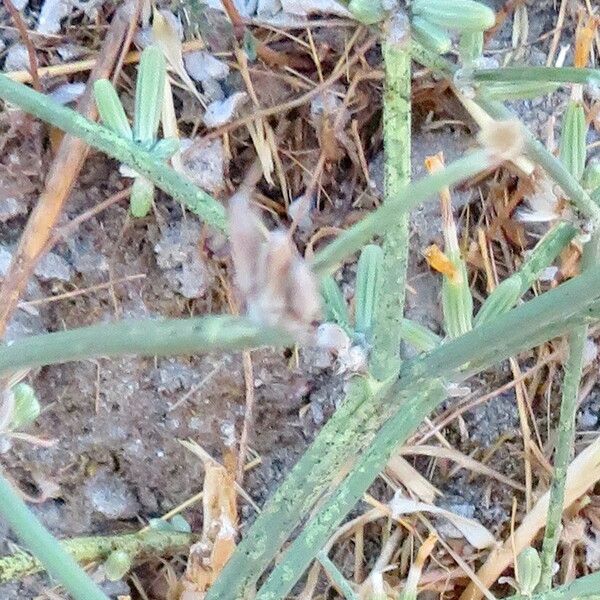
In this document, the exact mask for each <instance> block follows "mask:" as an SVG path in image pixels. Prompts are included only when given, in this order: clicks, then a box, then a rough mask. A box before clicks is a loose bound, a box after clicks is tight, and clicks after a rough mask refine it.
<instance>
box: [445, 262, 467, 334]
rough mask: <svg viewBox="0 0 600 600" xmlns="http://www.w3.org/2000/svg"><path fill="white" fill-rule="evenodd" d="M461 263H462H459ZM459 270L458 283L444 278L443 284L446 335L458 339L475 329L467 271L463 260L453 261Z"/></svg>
mask: <svg viewBox="0 0 600 600" xmlns="http://www.w3.org/2000/svg"><path fill="white" fill-rule="evenodd" d="M459 261H460V262H459ZM453 262H454V264H455V265H456V267H457V268H458V269H459V273H460V277H459V279H458V282H454V281H451V280H450V279H449V278H448V277H444V280H443V282H442V310H443V312H444V328H445V330H446V334H447V335H448V336H449V337H451V338H456V337H459V336H461V335H464V334H465V333H467V332H469V331H471V329H472V328H473V324H472V320H473V297H472V296H471V290H470V289H469V280H468V278H467V270H466V267H465V265H464V262H463V261H462V259H459V260H456V259H455V260H454V261H453Z"/></svg>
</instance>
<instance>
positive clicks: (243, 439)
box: [235, 350, 255, 485]
mask: <svg viewBox="0 0 600 600" xmlns="http://www.w3.org/2000/svg"><path fill="white" fill-rule="evenodd" d="M242 362H243V365H244V384H245V386H246V406H245V411H244V423H243V425H242V432H241V434H240V443H239V450H238V459H237V473H236V476H235V480H236V482H237V483H238V484H239V485H242V483H243V482H244V465H245V464H246V457H247V455H248V439H249V437H250V431H251V430H252V428H253V426H254V403H255V396H254V369H253V367H252V355H251V354H250V352H249V351H248V350H247V351H246V352H244V353H242Z"/></svg>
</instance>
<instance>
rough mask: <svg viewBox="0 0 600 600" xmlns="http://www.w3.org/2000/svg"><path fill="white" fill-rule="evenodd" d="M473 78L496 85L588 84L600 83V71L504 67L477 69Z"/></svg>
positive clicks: (566, 68)
mask: <svg viewBox="0 0 600 600" xmlns="http://www.w3.org/2000/svg"><path fill="white" fill-rule="evenodd" d="M472 77H473V79H474V80H475V81H486V82H494V83H507V82H517V81H540V82H548V83H581V84H586V83H592V82H594V81H596V82H600V71H598V69H579V68H577V67H502V68H501V69H475V70H474V71H473V72H472Z"/></svg>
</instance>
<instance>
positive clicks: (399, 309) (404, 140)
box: [370, 14, 411, 380]
mask: <svg viewBox="0 0 600 600" xmlns="http://www.w3.org/2000/svg"><path fill="white" fill-rule="evenodd" d="M409 31H410V25H409V23H408V19H407V18H406V16H405V15H400V14H398V15H395V16H394V17H393V18H392V19H390V23H389V25H388V33H387V35H386V39H385V40H384V42H383V62H384V65H385V92H384V96H383V140H384V154H385V199H384V202H385V203H391V202H393V201H394V199H398V201H401V202H403V203H406V198H403V197H402V191H403V189H404V188H405V186H406V185H407V184H408V182H409V180H410V170H411V164H410V140H411V104H410V93H411V69H410V67H411V56H410V52H409V50H410V35H409ZM408 238H409V212H408V211H407V210H405V211H403V212H402V213H401V214H398V215H397V216H396V218H395V219H394V220H393V223H392V225H391V226H390V228H389V229H388V230H387V232H386V234H385V236H384V238H383V266H382V276H381V279H380V285H379V289H378V305H377V312H376V316H375V323H374V329H373V350H372V353H371V360H370V372H371V374H372V375H373V376H374V377H375V378H376V379H380V380H383V379H385V378H386V377H389V375H390V374H391V373H393V372H394V370H397V368H398V365H399V360H400V339H401V338H400V329H401V326H402V317H403V314H404V299H405V287H406V265H407V261H408Z"/></svg>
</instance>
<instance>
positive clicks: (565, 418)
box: [537, 232, 600, 593]
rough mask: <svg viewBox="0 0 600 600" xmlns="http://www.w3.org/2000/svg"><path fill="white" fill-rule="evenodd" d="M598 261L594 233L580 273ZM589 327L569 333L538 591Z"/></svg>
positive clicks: (599, 244)
mask: <svg viewBox="0 0 600 600" xmlns="http://www.w3.org/2000/svg"><path fill="white" fill-rule="evenodd" d="M599 259H600V234H599V233H598V232H596V233H595V234H594V235H593V236H592V239H591V240H590V242H588V244H587V245H586V246H585V248H584V254H583V260H582V263H583V264H582V270H587V269H589V268H590V267H591V266H593V265H594V264H596V263H597V261H598V260H599ZM587 334H588V327H587V325H582V326H579V327H575V328H574V329H573V330H572V331H571V333H570V334H569V339H568V343H569V356H568V358H567V362H566V364H565V374H564V380H563V389H562V400H561V405H560V416H559V421H558V441H557V443H556V451H555V454H554V475H553V477H552V486H551V488H550V504H549V507H548V516H547V519H546V529H545V531H544V542H543V545H542V556H541V560H542V574H541V577H540V582H539V584H538V587H537V591H538V592H540V593H543V592H547V591H549V590H550V589H551V588H552V576H553V573H554V558H555V556H556V550H557V548H558V541H559V536H560V529H561V521H562V513H563V509H564V506H563V505H564V501H565V485H566V480H567V469H568V468H569V464H570V462H571V459H572V454H573V444H574V441H575V416H576V413H577V401H578V399H579V385H580V382H581V374H582V371H583V356H584V351H585V342H586V339H587Z"/></svg>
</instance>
